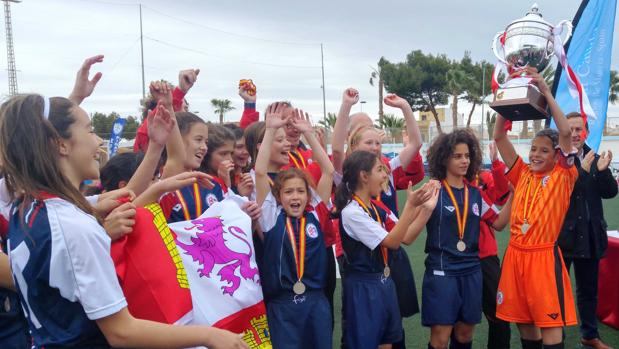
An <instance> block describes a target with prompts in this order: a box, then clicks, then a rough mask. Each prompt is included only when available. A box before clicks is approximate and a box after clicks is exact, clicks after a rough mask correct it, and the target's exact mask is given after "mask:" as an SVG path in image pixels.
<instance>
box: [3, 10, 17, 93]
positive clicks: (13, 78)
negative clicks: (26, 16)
mask: <svg viewBox="0 0 619 349" xmlns="http://www.w3.org/2000/svg"><path fill="white" fill-rule="evenodd" d="M3 1H4V28H5V34H6V58H7V59H6V60H7V63H8V65H9V68H8V71H9V95H11V96H14V95H16V94H17V68H16V67H15V51H14V48H13V23H12V21H11V4H10V3H11V2H14V3H19V2H21V1H19V0H3Z"/></svg>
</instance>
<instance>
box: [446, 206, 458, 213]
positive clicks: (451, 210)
mask: <svg viewBox="0 0 619 349" xmlns="http://www.w3.org/2000/svg"><path fill="white" fill-rule="evenodd" d="M445 208H446V209H447V211H449V212H453V211H455V210H456V208H455V207H453V206H445Z"/></svg>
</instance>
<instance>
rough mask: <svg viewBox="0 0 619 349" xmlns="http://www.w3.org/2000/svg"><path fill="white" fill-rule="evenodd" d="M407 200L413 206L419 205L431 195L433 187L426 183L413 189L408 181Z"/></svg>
mask: <svg viewBox="0 0 619 349" xmlns="http://www.w3.org/2000/svg"><path fill="white" fill-rule="evenodd" d="M407 192H408V197H407V198H408V200H409V202H410V203H411V204H412V205H413V206H421V205H422V204H423V203H424V202H426V201H428V200H429V199H430V197H431V196H432V192H433V189H432V188H431V186H430V185H429V184H428V183H426V184H424V185H423V186H421V188H419V189H417V190H413V185H412V183H411V182H409V183H408V191H407Z"/></svg>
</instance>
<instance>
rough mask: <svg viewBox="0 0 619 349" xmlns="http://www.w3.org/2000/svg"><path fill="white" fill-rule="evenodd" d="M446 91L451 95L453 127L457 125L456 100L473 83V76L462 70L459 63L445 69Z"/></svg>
mask: <svg viewBox="0 0 619 349" xmlns="http://www.w3.org/2000/svg"><path fill="white" fill-rule="evenodd" d="M445 78H446V79H447V86H446V88H447V92H449V94H450V95H451V119H452V122H453V127H454V129H455V128H456V127H457V126H458V100H459V99H460V95H462V94H463V93H464V92H466V89H467V87H468V86H470V85H471V84H472V83H473V81H472V80H473V78H472V77H471V76H470V75H469V74H468V73H467V72H466V71H464V70H463V69H462V68H461V66H460V64H459V63H454V66H453V67H452V68H451V69H449V70H448V71H447V74H446V76H445Z"/></svg>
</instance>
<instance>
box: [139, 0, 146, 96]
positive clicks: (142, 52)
mask: <svg viewBox="0 0 619 349" xmlns="http://www.w3.org/2000/svg"><path fill="white" fill-rule="evenodd" d="M140 52H141V56H142V99H144V100H145V99H146V79H145V78H144V35H142V4H140Z"/></svg>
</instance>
